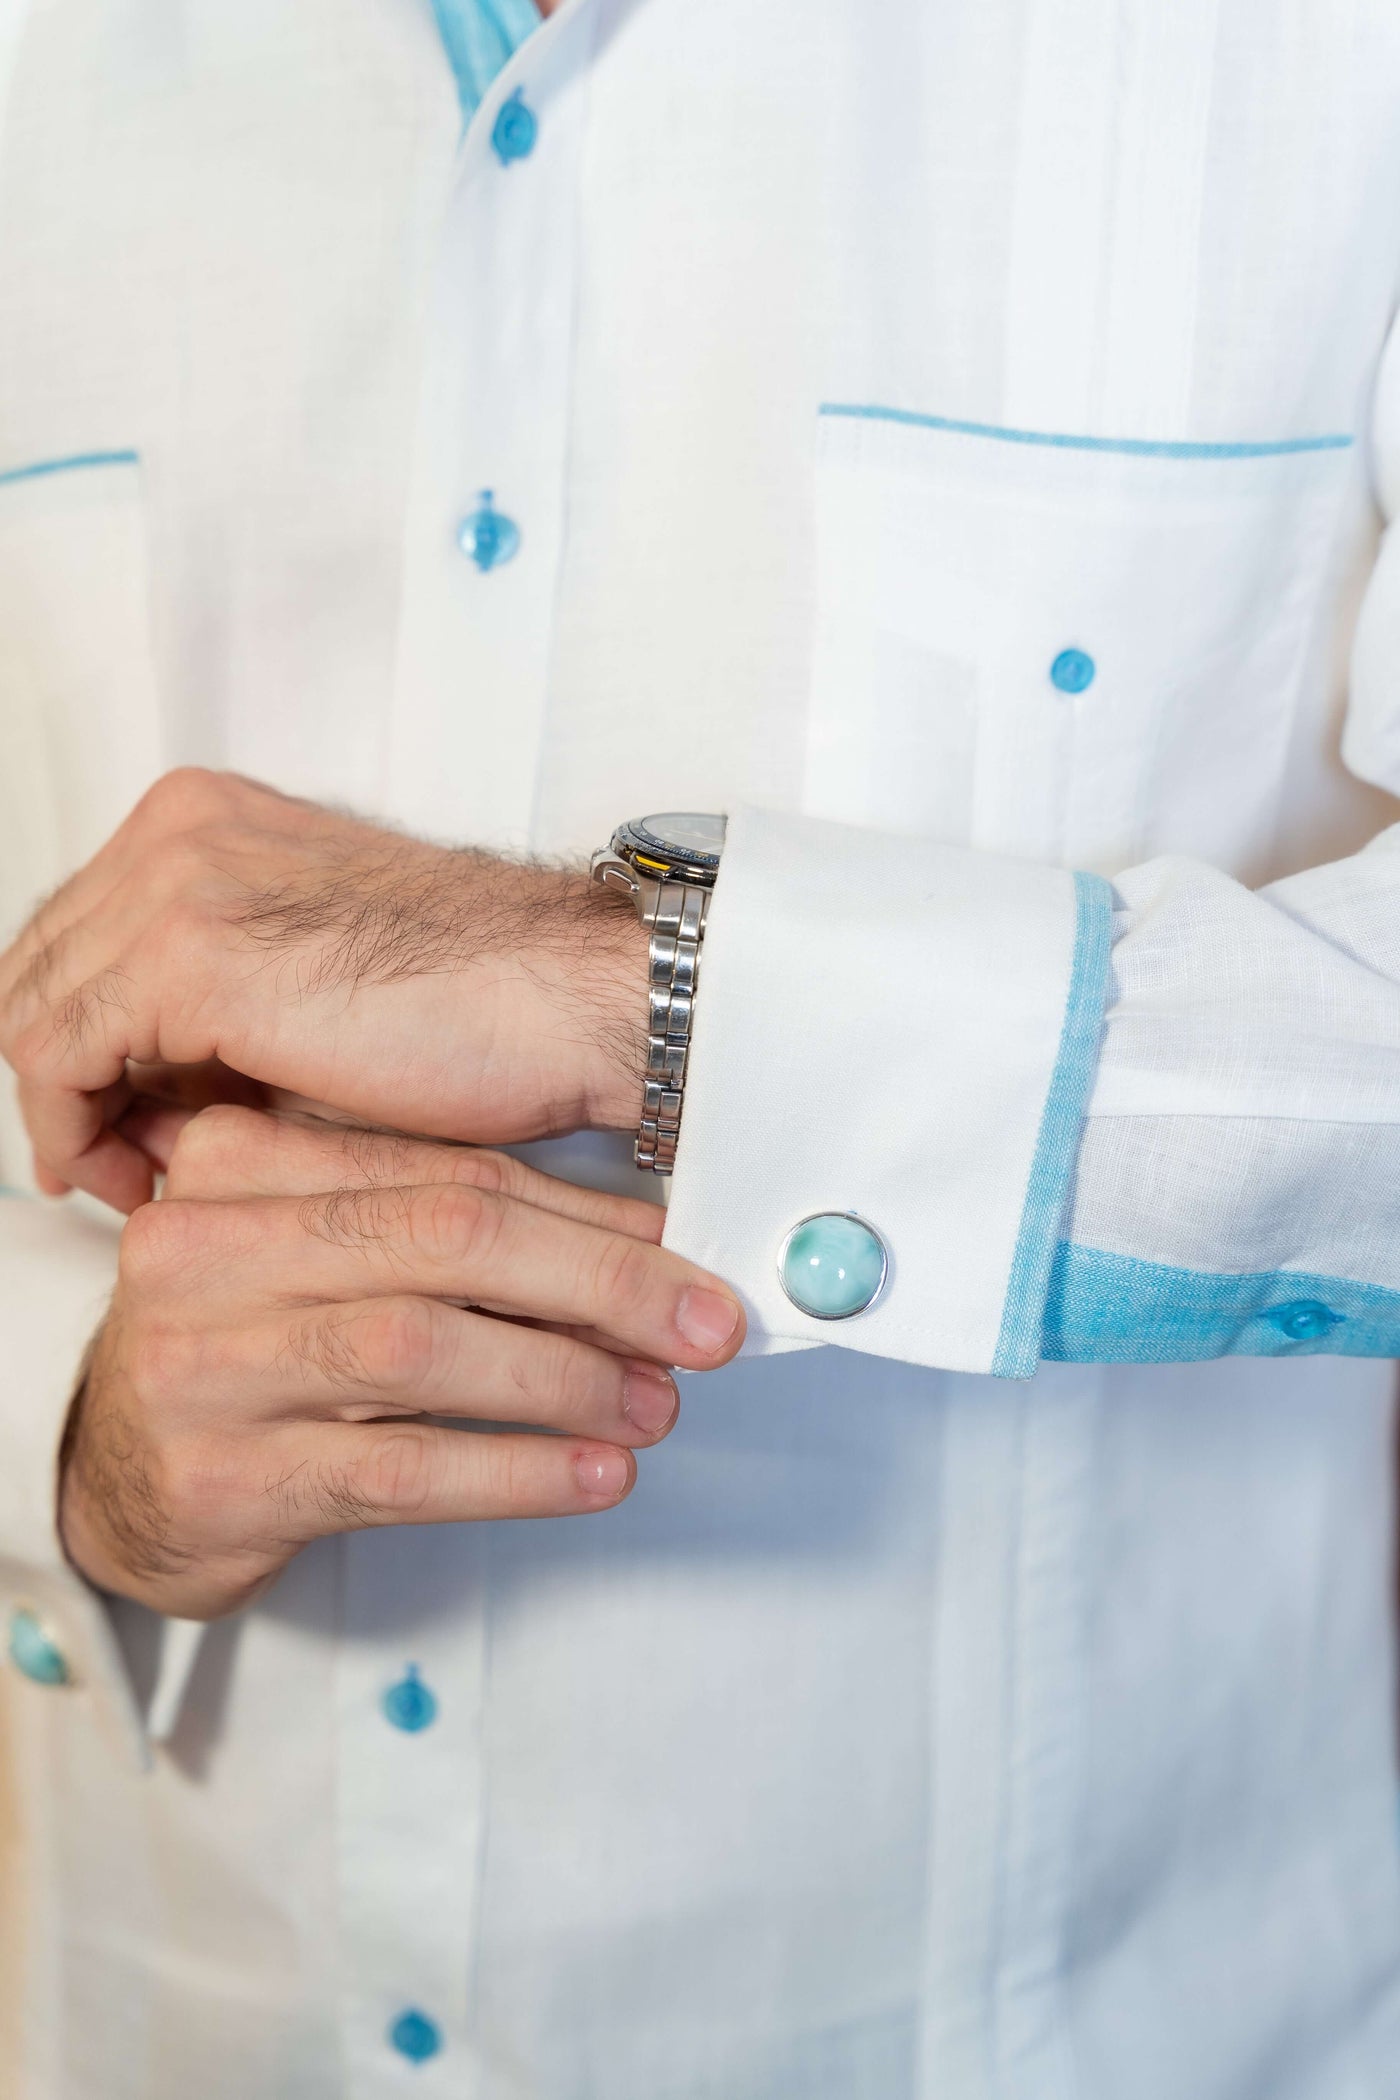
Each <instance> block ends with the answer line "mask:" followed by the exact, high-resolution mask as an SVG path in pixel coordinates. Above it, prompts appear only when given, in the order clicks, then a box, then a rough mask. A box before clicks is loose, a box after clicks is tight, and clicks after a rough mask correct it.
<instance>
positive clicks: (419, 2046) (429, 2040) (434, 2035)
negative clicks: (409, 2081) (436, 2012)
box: [389, 2005, 442, 2064]
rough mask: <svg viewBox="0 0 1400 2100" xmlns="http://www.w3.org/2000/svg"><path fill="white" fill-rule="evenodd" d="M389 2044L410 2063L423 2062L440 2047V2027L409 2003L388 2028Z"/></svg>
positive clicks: (435, 2053) (434, 2054)
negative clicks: (407, 2007) (405, 2009)
mask: <svg viewBox="0 0 1400 2100" xmlns="http://www.w3.org/2000/svg"><path fill="white" fill-rule="evenodd" d="M389 2046H390V2048H391V2049H397V2050H398V2052H399V2055H400V2056H406V2057H407V2058H408V2060H409V2062H410V2063H411V2064H425V2063H426V2062H427V2061H428V2058H429V2057H430V2056H436V2055H437V2053H438V2051H439V2050H440V2049H441V2047H442V2029H441V2028H440V2027H439V2026H438V2024H437V2021H436V2020H430V2019H429V2018H428V2015H427V2014H426V2013H425V2012H419V2010H418V2008H417V2006H412V2005H411V2006H410V2007H409V2009H408V2011H407V2012H401V2013H400V2014H399V2016H398V2018H397V2020H395V2022H394V2024H393V2026H392V2027H391V2028H390V2029H389Z"/></svg>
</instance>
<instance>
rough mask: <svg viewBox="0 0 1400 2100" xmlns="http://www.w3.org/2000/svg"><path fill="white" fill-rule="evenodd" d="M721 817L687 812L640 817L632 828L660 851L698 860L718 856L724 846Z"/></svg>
mask: <svg viewBox="0 0 1400 2100" xmlns="http://www.w3.org/2000/svg"><path fill="white" fill-rule="evenodd" d="M724 826H725V819H724V818H723V817H709V816H696V815H694V814H692V813H690V812H688V811H687V812H683V813H681V814H679V815H666V816H659V817H642V818H640V819H639V821H638V822H637V823H636V824H634V825H633V826H632V830H633V831H634V832H636V833H637V834H638V836H639V837H641V838H643V839H644V840H646V842H647V843H648V844H650V845H653V846H656V847H658V848H659V849H660V850H661V851H662V852H663V853H669V854H673V855H674V856H675V858H676V859H677V860H697V861H700V862H701V863H704V862H707V861H712V860H718V859H719V856H720V852H721V850H722V848H723V846H724Z"/></svg>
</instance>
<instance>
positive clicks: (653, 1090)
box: [633, 882, 710, 1174]
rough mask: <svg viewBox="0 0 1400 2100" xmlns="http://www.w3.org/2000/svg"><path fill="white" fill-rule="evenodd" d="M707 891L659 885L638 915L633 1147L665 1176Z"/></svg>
mask: <svg viewBox="0 0 1400 2100" xmlns="http://www.w3.org/2000/svg"><path fill="white" fill-rule="evenodd" d="M709 904H710V891H709V890H708V889H703V888H701V887H700V886H699V885H698V884H696V883H692V882H660V883H658V884H657V885H656V893H655V898H654V900H651V901H649V902H648V904H647V905H646V907H645V908H644V910H643V912H642V921H643V924H644V925H645V926H646V927H647V930H648V935H649V939H648V944H647V1059H646V1076H645V1082H644V1091H643V1097H642V1117H641V1123H640V1125H639V1126H638V1130H637V1140H636V1144H635V1146H634V1147H633V1157H634V1158H635V1160H636V1162H637V1165H638V1166H639V1167H643V1168H646V1169H648V1170H649V1171H650V1172H651V1173H653V1174H669V1173H671V1172H672V1171H673V1170H674V1168H675V1164H676V1146H677V1143H678V1141H679V1138H680V1129H681V1111H682V1109H683V1108H684V1106H685V1076H686V1063H687V1059H688V1057H689V1053H690V1023H691V1014H692V1010H693V1002H694V998H695V986H696V983H697V981H698V978H699V975H700V946H701V942H702V940H703V937H704V932H705V919H706V916H707V914H708V911H709Z"/></svg>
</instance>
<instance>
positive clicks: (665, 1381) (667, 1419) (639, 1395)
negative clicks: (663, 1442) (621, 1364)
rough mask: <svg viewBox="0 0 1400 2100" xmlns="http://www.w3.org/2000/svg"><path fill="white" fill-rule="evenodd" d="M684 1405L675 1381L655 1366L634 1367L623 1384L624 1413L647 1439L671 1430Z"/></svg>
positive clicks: (641, 1365) (635, 1365)
mask: <svg viewBox="0 0 1400 2100" xmlns="http://www.w3.org/2000/svg"><path fill="white" fill-rule="evenodd" d="M680 1404H681V1396H680V1394H679V1393H678V1392H677V1391H676V1386H675V1381H674V1379H671V1378H668V1377H667V1375H666V1373H665V1372H664V1371H658V1370H657V1369H656V1366H655V1365H654V1364H633V1365H632V1366H631V1367H630V1369H629V1370H628V1373H627V1376H626V1377H625V1378H624V1379H623V1381H622V1412H623V1413H624V1414H625V1415H626V1417H627V1419H628V1421H629V1422H632V1423H634V1424H635V1426H636V1427H637V1428H638V1429H640V1430H641V1431H642V1432H643V1433H644V1435H646V1436H659V1435H660V1433H661V1431H662V1430H663V1429H669V1428H670V1426H671V1424H672V1422H673V1421H674V1420H675V1418H676V1409H677V1408H678V1407H679V1406H680Z"/></svg>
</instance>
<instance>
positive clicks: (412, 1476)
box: [347, 1426, 434, 1523]
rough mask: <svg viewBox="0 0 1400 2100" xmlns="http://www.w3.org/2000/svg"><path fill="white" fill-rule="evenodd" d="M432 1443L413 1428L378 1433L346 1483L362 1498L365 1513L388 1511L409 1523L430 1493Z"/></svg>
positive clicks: (422, 1433) (431, 1482)
mask: <svg viewBox="0 0 1400 2100" xmlns="http://www.w3.org/2000/svg"><path fill="white" fill-rule="evenodd" d="M433 1476H434V1463H433V1445H432V1441H431V1439H430V1438H429V1437H428V1436H427V1435H426V1434H424V1432H423V1431H422V1430H419V1429H415V1428H412V1427H408V1426H405V1427H402V1428H390V1429H385V1430H382V1431H380V1432H379V1433H378V1434H377V1435H376V1436H375V1437H374V1438H373V1440H372V1441H371V1443H370V1445H369V1448H368V1450H367V1451H366V1453H365V1455H364V1457H363V1458H362V1459H361V1461H360V1463H359V1466H358V1467H357V1469H356V1474H355V1476H354V1477H353V1478H352V1479H351V1480H350V1481H349V1482H348V1483H347V1484H348V1485H350V1486H351V1487H352V1488H353V1490H354V1491H355V1492H357V1493H358V1494H359V1495H360V1497H361V1498H362V1501H363V1505H364V1507H365V1509H366V1511H367V1512H368V1511H373V1510H389V1511H392V1512H393V1514H394V1515H395V1516H397V1517H401V1518H403V1519H405V1520H406V1521H407V1522H409V1523H412V1521H413V1519H414V1518H415V1517H416V1516H418V1515H421V1513H422V1512H423V1510H424V1509H425V1508H426V1507H427V1505H428V1502H429V1500H430V1498H431V1496H432V1492H433V1484H434V1480H433Z"/></svg>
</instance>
